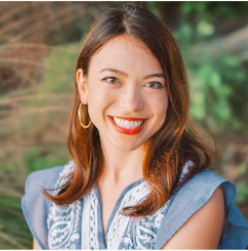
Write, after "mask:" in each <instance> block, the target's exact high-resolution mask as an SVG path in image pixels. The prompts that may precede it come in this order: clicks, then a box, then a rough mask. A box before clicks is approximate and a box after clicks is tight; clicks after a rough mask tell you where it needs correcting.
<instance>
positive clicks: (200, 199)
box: [155, 170, 248, 249]
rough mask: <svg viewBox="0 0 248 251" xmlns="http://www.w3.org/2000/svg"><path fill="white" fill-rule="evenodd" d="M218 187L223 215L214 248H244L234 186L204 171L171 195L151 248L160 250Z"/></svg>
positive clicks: (245, 232) (245, 228) (246, 237)
mask: <svg viewBox="0 0 248 251" xmlns="http://www.w3.org/2000/svg"><path fill="white" fill-rule="evenodd" d="M218 187H221V188H222V190H223V194H224V200H225V214H226V223H225V224H224V226H223V232H222V236H221V240H220V243H219V246H218V249H245V248H246V247H247V245H248V224H247V222H246V220H245V218H244V217H243V215H242V214H241V212H240V211H239V209H238V207H237V206H236V204H235V197H236V189H235V186H234V184H232V183H231V182H230V181H228V180H226V179H224V178H223V177H221V176H219V175H217V174H215V173H213V172H211V171H208V170H206V171H202V172H200V173H199V174H197V175H195V176H194V177H193V178H192V179H191V180H189V181H188V182H187V183H186V184H185V185H183V186H182V187H181V188H180V189H179V190H178V191H177V192H176V194H175V195H174V196H173V198H172V203H171V205H170V208H169V209H168V211H167V213H166V215H165V216H164V218H163V221H162V224H161V227H160V230H159V232H158V235H157V239H156V243H155V249H161V248H162V247H163V246H164V245H165V244H166V243H167V242H168V241H169V240H170V239H171V237H173V235H174V234H175V233H176V232H177V231H178V230H179V229H180V228H181V227H182V226H183V225H184V224H185V223H186V222H187V221H188V220H189V219H190V217H191V216H192V215H193V214H194V213H195V212H197V211H198V210H199V209H200V208H202V207H203V206H204V205H205V204H206V203H207V202H208V201H209V199H210V198H211V196H212V195H213V193H214V191H215V190H216V189H217V188H218Z"/></svg>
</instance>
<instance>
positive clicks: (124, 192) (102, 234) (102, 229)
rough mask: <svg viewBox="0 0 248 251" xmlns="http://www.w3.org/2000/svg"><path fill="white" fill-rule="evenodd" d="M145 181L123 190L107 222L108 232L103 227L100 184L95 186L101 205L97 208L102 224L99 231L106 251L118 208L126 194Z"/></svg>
mask: <svg viewBox="0 0 248 251" xmlns="http://www.w3.org/2000/svg"><path fill="white" fill-rule="evenodd" d="M143 181H144V178H143V177H142V178H140V179H138V180H136V181H134V182H132V183H131V184H129V185H127V186H126V187H125V188H124V189H123V190H122V192H121V193H120V196H119V197H118V199H117V201H116V203H115V206H114V208H113V210H112V212H111V214H110V217H109V219H108V222H107V226H106V230H105V231H104V227H103V211H102V198H101V195H100V190H99V186H98V184H97V183H95V184H94V186H93V188H94V190H95V192H96V196H97V199H98V203H99V208H97V210H98V213H99V218H100V223H99V225H98V226H99V230H100V232H101V242H102V243H103V244H104V245H105V247H104V248H105V249H107V248H108V245H107V244H108V243H107V242H108V240H107V236H108V232H109V228H110V226H111V223H112V221H113V219H114V217H115V215H116V213H117V210H118V208H119V206H120V203H121V201H122V200H123V198H124V196H125V195H126V193H127V192H128V191H129V190H130V189H132V188H134V187H136V186H138V185H139V184H141V183H142V182H143Z"/></svg>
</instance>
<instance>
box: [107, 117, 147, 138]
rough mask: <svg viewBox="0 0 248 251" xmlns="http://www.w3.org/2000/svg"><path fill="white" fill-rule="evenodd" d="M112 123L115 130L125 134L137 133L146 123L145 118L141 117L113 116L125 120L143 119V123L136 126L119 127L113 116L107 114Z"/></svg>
mask: <svg viewBox="0 0 248 251" xmlns="http://www.w3.org/2000/svg"><path fill="white" fill-rule="evenodd" d="M108 117H109V119H110V121H111V123H112V125H113V126H114V128H115V130H116V131H117V132H119V133H121V134H126V135H135V134H138V133H139V132H140V131H141V130H142V129H143V127H144V124H145V123H146V121H147V119H142V118H130V117H129V118H128V117H117V116H115V118H119V119H125V120H128V121H139V120H144V122H143V124H142V125H141V126H139V127H137V128H129V129H127V128H123V127H120V126H118V125H117V124H116V123H115V121H114V119H113V117H111V116H108Z"/></svg>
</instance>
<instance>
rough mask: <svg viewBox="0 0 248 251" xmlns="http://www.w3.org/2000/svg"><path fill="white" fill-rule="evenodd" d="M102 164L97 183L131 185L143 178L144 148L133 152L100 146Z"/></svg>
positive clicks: (141, 147)
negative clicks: (102, 158)
mask: <svg viewBox="0 0 248 251" xmlns="http://www.w3.org/2000/svg"><path fill="white" fill-rule="evenodd" d="M102 151H103V157H104V164H103V169H102V173H101V175H100V178H99V181H102V182H104V181H106V182H111V183H112V184H113V183H114V184H118V183H132V182H134V181H136V180H138V179H140V178H142V177H143V174H142V169H143V163H144V159H145V156H146V150H145V147H144V146H140V147H139V148H137V149H135V150H123V149H118V148H116V147H110V146H107V145H104V144H102Z"/></svg>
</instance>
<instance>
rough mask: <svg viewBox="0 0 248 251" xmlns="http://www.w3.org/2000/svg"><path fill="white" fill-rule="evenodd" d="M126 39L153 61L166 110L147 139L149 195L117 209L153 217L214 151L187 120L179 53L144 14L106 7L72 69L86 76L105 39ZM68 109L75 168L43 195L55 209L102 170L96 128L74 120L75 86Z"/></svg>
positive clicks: (130, 8) (128, 7)
mask: <svg viewBox="0 0 248 251" xmlns="http://www.w3.org/2000/svg"><path fill="white" fill-rule="evenodd" d="M121 34H127V35H130V36H132V37H135V38H137V39H139V40H141V41H142V42H143V43H145V44H146V45H147V46H148V47H149V48H150V50H151V51H152V53H153V54H154V55H155V57H156V58H157V59H158V60H159V62H160V64H161V67H162V69H163V73H164V75H165V77H166V79H167V81H166V82H165V83H166V90H167V92H168V99H169V102H168V109H167V115H166V120H165V122H164V124H163V125H162V127H161V128H160V130H159V131H157V132H156V133H155V134H154V135H153V136H152V137H151V139H150V142H151V144H149V149H148V150H147V153H146V158H145V161H144V163H143V177H144V179H145V180H146V182H147V183H148V184H149V186H150V189H151V192H150V194H149V195H148V196H147V198H146V199H145V200H144V201H142V202H141V203H140V204H138V205H134V206H132V207H127V208H123V211H122V213H123V214H124V215H129V216H145V215H149V214H152V213H154V212H155V211H156V210H158V209H159V208H160V207H162V206H163V205H164V203H166V201H167V200H168V199H169V198H170V197H171V195H172V194H173V192H174V191H175V189H176V187H178V186H182V185H183V184H184V183H185V182H187V181H188V180H189V179H190V178H191V177H192V176H194V175H195V174H197V173H198V172H200V171H202V170H204V169H206V168H208V167H209V166H210V165H211V164H212V162H213V160H214V155H215V151H214V146H213V143H212V141H211V139H210V137H209V136H208V135H207V134H206V133H204V131H203V130H201V129H200V127H198V126H197V125H196V124H195V123H194V122H193V121H192V120H191V119H190V118H189V114H188V113H189V90H188V80H187V76H186V72H185V68H184V64H183V61H182V57H181V54H180V51H179V49H178V47H177V45H176V42H175V40H174V38H173V36H172V35H171V32H170V31H169V29H168V28H167V26H166V25H165V24H164V23H163V22H162V21H161V20H160V19H159V18H157V17H156V16H155V15H153V14H152V13H151V12H149V11H148V10H146V9H144V8H142V7H140V6H135V5H133V4H127V5H124V6H123V7H122V8H112V9H109V10H107V11H106V12H105V13H103V14H102V15H101V16H100V17H99V18H98V19H97V20H96V22H94V23H93V25H92V27H91V30H90V32H89V33H88V35H87V37H86V39H85V41H84V44H83V48H82V51H81V53H80V55H79V58H78V61H77V67H76V70H78V69H82V70H83V72H84V74H85V75H86V76H87V72H88V67H89V62H90V59H91V57H92V55H94V53H95V52H96V51H97V50H98V49H99V48H100V47H102V46H103V45H104V44H105V43H106V42H108V41H109V40H110V39H112V38H114V37H116V36H118V35H121ZM74 95H75V97H74V106H73V109H72V111H71V115H70V119H69V123H68V126H69V130H68V136H67V143H68V148H69V150H70V153H71V155H72V157H73V160H74V163H75V167H74V170H73V173H72V174H71V176H70V177H69V180H68V182H67V183H66V184H65V186H64V187H63V188H62V190H61V191H60V193H59V194H58V195H56V196H52V195H50V194H49V193H47V192H45V196H46V197H47V198H48V199H50V200H51V201H53V202H55V203H57V204H59V205H67V204H70V203H72V202H74V201H76V200H78V199H80V198H82V197H83V196H84V195H85V194H86V193H87V192H88V191H89V190H90V189H91V188H92V186H93V184H94V183H95V182H96V181H97V179H98V177H99V175H100V173H101V171H102V167H103V163H104V156H103V153H102V149H101V144H100V137H99V133H98V129H97V128H96V127H95V126H94V125H93V124H91V126H90V127H89V128H88V129H83V128H82V127H81V126H80V124H79V120H78V114H77V112H78V108H79V105H80V103H81V100H80V96H79V92H78V87H77V84H76V83H75V91H74ZM89 119H90V118H89V115H88V107H87V105H83V109H82V120H83V121H84V123H85V124H88V122H89ZM187 160H191V161H192V162H193V165H194V166H193V168H192V169H191V170H190V173H189V175H188V176H187V179H186V180H184V182H183V183H182V184H180V183H179V175H180V173H181V169H182V166H183V165H184V163H185V162H186V161H187Z"/></svg>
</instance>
